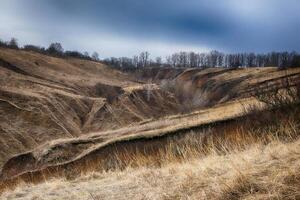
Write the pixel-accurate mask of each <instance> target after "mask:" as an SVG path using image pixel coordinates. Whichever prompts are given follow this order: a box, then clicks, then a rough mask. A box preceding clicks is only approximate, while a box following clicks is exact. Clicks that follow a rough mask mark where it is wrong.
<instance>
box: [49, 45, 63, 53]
mask: <svg viewBox="0 0 300 200" xmlns="http://www.w3.org/2000/svg"><path fill="white" fill-rule="evenodd" d="M47 52H48V53H49V54H51V55H62V54H63V52H64V49H63V47H62V46H61V44H60V43H58V42H55V43H52V44H50V46H49V48H48V49H47Z"/></svg>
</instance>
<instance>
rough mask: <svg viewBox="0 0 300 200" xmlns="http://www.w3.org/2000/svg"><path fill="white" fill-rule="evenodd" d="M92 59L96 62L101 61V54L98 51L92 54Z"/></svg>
mask: <svg viewBox="0 0 300 200" xmlns="http://www.w3.org/2000/svg"><path fill="white" fill-rule="evenodd" d="M92 59H93V60H95V61H99V54H98V53H97V52H96V51H95V52H94V53H93V54H92Z"/></svg>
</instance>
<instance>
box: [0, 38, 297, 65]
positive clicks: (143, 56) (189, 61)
mask: <svg viewBox="0 0 300 200" xmlns="http://www.w3.org/2000/svg"><path fill="white" fill-rule="evenodd" d="M0 47H6V48H12V49H23V50H27V51H35V52H39V53H43V54H47V55H51V56H57V57H75V58H80V59H88V60H94V61H100V59H99V54H98V53H97V52H94V53H93V54H91V55H89V53H88V52H83V53H81V52H79V51H64V49H63V47H62V45H61V44H60V43H52V44H50V45H49V47H48V48H44V47H40V46H35V45H24V46H23V47H19V45H18V42H17V39H15V38H12V39H11V40H10V41H7V42H4V41H2V40H0ZM102 62H104V63H105V64H108V65H111V66H114V67H117V68H120V69H132V68H145V67H173V68H207V67H227V68H239V67H269V66H272V67H280V68H285V67H300V54H299V53H297V52H295V51H293V52H271V53H258V54H257V53H233V54H230V53H227V54H226V53H223V52H219V51H216V50H214V51H211V52H208V53H196V52H185V51H181V52H178V53H174V54H172V55H169V56H167V57H166V58H165V59H163V58H162V57H156V58H155V59H153V58H151V57H150V53H149V52H148V51H143V52H141V53H140V54H139V55H136V56H133V57H132V58H129V57H120V58H116V57H111V58H107V59H104V60H102Z"/></svg>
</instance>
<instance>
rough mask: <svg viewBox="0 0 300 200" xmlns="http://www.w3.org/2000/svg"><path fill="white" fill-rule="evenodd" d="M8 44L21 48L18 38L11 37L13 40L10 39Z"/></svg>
mask: <svg viewBox="0 0 300 200" xmlns="http://www.w3.org/2000/svg"><path fill="white" fill-rule="evenodd" d="M8 45H9V46H10V47H11V48H14V49H18V48H19V45H18V40H17V39H16V38H11V40H10V41H9V43H8Z"/></svg>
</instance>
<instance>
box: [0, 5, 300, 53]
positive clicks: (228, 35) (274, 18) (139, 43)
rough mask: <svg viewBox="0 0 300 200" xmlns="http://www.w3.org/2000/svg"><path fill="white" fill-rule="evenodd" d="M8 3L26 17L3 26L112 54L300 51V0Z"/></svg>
mask: <svg viewBox="0 0 300 200" xmlns="http://www.w3.org/2000/svg"><path fill="white" fill-rule="evenodd" d="M4 2H6V4H7V5H6V7H7V9H6V12H4V14H2V15H1V14H0V17H3V16H4V15H5V13H6V14H9V15H10V16H11V17H12V18H14V17H15V18H16V20H18V19H20V20H21V19H22V20H23V23H21V24H20V25H18V24H16V25H14V26H13V25H11V26H10V24H9V23H8V24H6V25H5V26H3V27H1V26H2V25H0V28H3V29H5V28H7V27H8V28H10V29H11V30H12V31H14V30H16V32H18V33H19V35H22V33H23V35H27V38H30V34H31V35H32V36H31V39H30V41H34V40H36V41H38V42H42V43H43V42H44V43H47V42H49V41H50V40H60V41H61V42H63V43H64V44H66V45H67V46H68V47H74V48H83V49H87V50H91V49H93V48H95V47H96V45H98V46H101V47H100V48H101V49H102V51H106V52H109V53H107V55H114V53H116V54H122V52H123V55H129V54H131V53H135V52H137V51H139V50H141V49H143V48H144V49H147V48H148V49H150V50H153V51H155V50H157V51H161V52H162V50H161V49H164V52H171V51H173V50H177V49H179V48H180V47H182V48H186V49H183V50H189V49H191V50H192V49H197V48H198V49H199V50H201V49H220V50H225V51H259V52H262V51H270V50H300V46H299V42H300V39H299V37H298V33H299V31H300V28H299V26H300V14H299V12H298V9H299V8H300V2H299V1H297V0H185V1H178V0H164V1H163V0H151V1H150V0H87V1H80V0H42V1H41V0H27V1H25V0H4ZM4 5H5V3H4ZM4 7H5V6H4ZM0 20H1V18H0ZM20 20H19V21H20ZM11 23H12V24H13V23H15V22H11ZM20 26H22V27H23V28H20ZM0 30H1V29H0ZM0 34H1V32H0ZM23 38H25V39H26V37H25V36H24V37H23ZM34 38H36V39H34ZM38 38H39V40H38ZM153 53H155V52H153Z"/></svg>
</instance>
